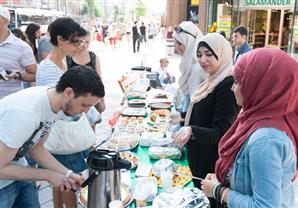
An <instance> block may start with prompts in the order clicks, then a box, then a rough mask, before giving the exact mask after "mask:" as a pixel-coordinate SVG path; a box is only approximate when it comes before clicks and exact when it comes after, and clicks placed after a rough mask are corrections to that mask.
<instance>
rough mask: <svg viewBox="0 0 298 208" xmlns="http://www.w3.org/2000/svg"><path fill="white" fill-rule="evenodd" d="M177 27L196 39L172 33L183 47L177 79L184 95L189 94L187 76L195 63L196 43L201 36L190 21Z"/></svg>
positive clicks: (180, 33) (185, 34) (182, 33)
mask: <svg viewBox="0 0 298 208" xmlns="http://www.w3.org/2000/svg"><path fill="white" fill-rule="evenodd" d="M179 27H181V28H182V29H183V30H185V31H187V32H189V33H191V34H193V35H194V36H195V37H196V39H195V38H194V37H193V36H191V35H189V34H187V33H185V32H183V31H182V32H179V33H177V32H176V31H174V33H173V38H174V39H176V40H177V41H179V42H180V43H182V44H183V45H184V46H185V52H184V54H183V55H182V59H181V62H180V65H179V70H180V77H179V79H178V84H179V88H180V90H181V91H182V93H183V94H184V95H186V94H189V83H188V80H189V76H190V72H191V68H192V65H193V64H195V63H197V55H196V50H197V45H198V44H197V43H198V41H199V39H200V38H201V37H202V36H203V33H202V32H201V31H200V29H199V28H198V27H197V26H196V25H195V24H193V23H192V22H190V21H184V22H181V23H180V25H179Z"/></svg>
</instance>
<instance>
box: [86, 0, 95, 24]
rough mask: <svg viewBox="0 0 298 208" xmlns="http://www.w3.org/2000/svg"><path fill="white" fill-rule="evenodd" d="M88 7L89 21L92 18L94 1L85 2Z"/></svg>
mask: <svg viewBox="0 0 298 208" xmlns="http://www.w3.org/2000/svg"><path fill="white" fill-rule="evenodd" d="M85 1H86V3H87V6H88V15H89V18H90V19H93V18H94V0H85Z"/></svg>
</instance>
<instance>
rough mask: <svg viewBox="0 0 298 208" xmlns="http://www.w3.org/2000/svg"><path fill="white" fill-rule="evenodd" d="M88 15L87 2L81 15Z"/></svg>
mask: <svg viewBox="0 0 298 208" xmlns="http://www.w3.org/2000/svg"><path fill="white" fill-rule="evenodd" d="M87 13H88V5H87V3H86V2H85V3H84V4H83V8H82V9H81V11H80V14H81V15H86V14H87Z"/></svg>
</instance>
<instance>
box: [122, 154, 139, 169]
mask: <svg viewBox="0 0 298 208" xmlns="http://www.w3.org/2000/svg"><path fill="white" fill-rule="evenodd" d="M119 154H120V157H121V158H122V159H124V160H128V161H129V162H130V163H131V169H134V168H136V167H137V166H138V163H139V158H138V157H137V156H136V154H134V153H133V152H130V151H125V152H120V153H119Z"/></svg>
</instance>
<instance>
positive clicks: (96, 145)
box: [90, 128, 115, 152]
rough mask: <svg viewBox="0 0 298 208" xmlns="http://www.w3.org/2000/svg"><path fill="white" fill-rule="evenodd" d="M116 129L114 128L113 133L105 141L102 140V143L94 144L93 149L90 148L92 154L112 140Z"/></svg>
mask: <svg viewBox="0 0 298 208" xmlns="http://www.w3.org/2000/svg"><path fill="white" fill-rule="evenodd" d="M114 130H115V129H114V128H112V131H111V134H110V135H109V136H108V137H107V138H105V139H104V140H102V141H101V142H99V143H98V144H94V145H93V146H92V147H91V148H90V152H91V151H93V150H96V149H97V148H98V147H100V146H101V145H103V144H104V143H106V142H108V141H109V140H110V139H111V138H112V135H113V133H114Z"/></svg>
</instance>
